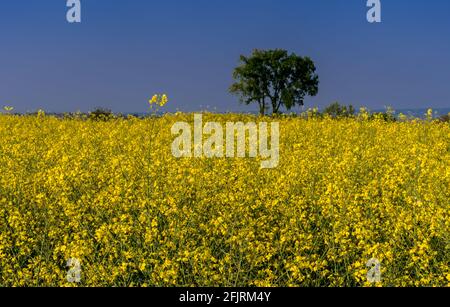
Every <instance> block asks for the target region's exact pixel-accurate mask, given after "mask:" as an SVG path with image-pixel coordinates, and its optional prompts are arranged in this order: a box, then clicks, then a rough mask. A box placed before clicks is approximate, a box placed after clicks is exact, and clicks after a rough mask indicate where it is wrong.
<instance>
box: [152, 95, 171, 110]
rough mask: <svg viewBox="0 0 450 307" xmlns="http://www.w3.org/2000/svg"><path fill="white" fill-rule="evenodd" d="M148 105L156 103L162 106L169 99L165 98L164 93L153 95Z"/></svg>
mask: <svg viewBox="0 0 450 307" xmlns="http://www.w3.org/2000/svg"><path fill="white" fill-rule="evenodd" d="M148 102H149V104H150V106H153V105H158V106H160V107H164V106H165V105H166V104H167V102H169V99H168V98H167V95H166V94H163V95H153V97H152V99H150V100H149V101H148Z"/></svg>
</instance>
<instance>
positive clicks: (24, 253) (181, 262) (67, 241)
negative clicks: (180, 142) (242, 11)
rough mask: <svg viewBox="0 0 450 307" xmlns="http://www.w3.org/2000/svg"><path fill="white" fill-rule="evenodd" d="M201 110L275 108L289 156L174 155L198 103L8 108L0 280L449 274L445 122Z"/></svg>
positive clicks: (225, 282) (312, 281)
mask: <svg viewBox="0 0 450 307" xmlns="http://www.w3.org/2000/svg"><path fill="white" fill-rule="evenodd" d="M164 101H165V102H167V100H166V99H165V98H163V97H159V96H158V97H156V98H155V99H152V100H151V101H150V102H151V103H152V104H159V105H160V106H161V104H162V105H164V104H165V102H164ZM204 117H205V120H209V121H214V122H223V123H224V122H229V121H232V122H238V121H243V122H246V121H256V122H257V121H261V120H264V121H272V120H276V121H279V122H280V129H281V131H280V164H279V166H278V168H276V169H261V168H260V163H259V161H258V160H257V159H245V158H236V159H228V158H218V159H208V158H199V159H190V158H183V159H177V158H174V157H173V155H172V154H171V142H172V140H173V136H172V135H171V132H170V127H171V126H172V125H173V123H175V122H179V121H186V122H190V121H192V116H191V115H190V114H176V115H169V114H166V115H163V116H160V117H149V118H145V119H138V118H133V117H129V118H127V119H123V118H115V119H111V120H109V121H91V120H85V119H82V118H70V119H59V118H56V117H52V116H46V115H43V116H13V115H0V286H448V285H449V284H450V190H449V187H450V126H449V125H448V124H446V123H439V122H437V121H419V120H416V121H406V122H385V121H382V120H378V119H375V120H367V119H366V118H361V117H356V118H349V119H339V120H336V119H330V118H322V119H319V118H314V117H311V118H293V117H283V118H277V119H272V118H258V117H255V116H251V115H238V114H228V115H213V114H205V115H204ZM151 129H153V130H152V131H153V133H152V135H149V131H150V130H151ZM150 142H151V146H150ZM150 147H151V150H149V148H150ZM69 259H77V263H78V261H79V267H80V270H81V274H80V276H79V277H80V278H79V279H80V282H79V283H71V282H69V281H68V279H67V278H66V276H67V271H68V270H69V268H68V267H67V263H68V260H69ZM370 259H377V260H378V261H379V262H380V268H381V281H380V282H379V283H375V284H374V283H370V282H369V281H368V279H367V272H368V267H367V266H366V263H367V261H369V260H370Z"/></svg>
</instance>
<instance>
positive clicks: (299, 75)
mask: <svg viewBox="0 0 450 307" xmlns="http://www.w3.org/2000/svg"><path fill="white" fill-rule="evenodd" d="M233 77H234V79H235V81H236V82H235V83H234V84H233V85H232V86H231V87H230V92H231V93H233V94H236V95H238V96H239V97H240V100H241V102H243V103H245V104H247V105H248V104H251V103H255V102H256V103H258V105H259V112H260V114H261V115H265V114H266V111H268V110H269V109H270V108H271V110H272V114H277V113H279V112H280V109H281V107H285V108H286V109H287V110H291V109H292V108H293V107H295V106H297V105H299V106H303V105H304V99H305V97H306V96H315V95H317V93H318V90H319V77H318V75H317V74H316V67H315V65H314V62H313V61H312V60H311V59H310V58H309V57H300V56H297V55H296V54H295V53H292V54H289V53H288V52H287V51H286V50H282V49H275V50H258V49H256V50H254V51H253V53H252V55H251V56H250V57H246V56H244V55H241V57H240V66H238V67H237V68H236V69H235V70H234V73H233Z"/></svg>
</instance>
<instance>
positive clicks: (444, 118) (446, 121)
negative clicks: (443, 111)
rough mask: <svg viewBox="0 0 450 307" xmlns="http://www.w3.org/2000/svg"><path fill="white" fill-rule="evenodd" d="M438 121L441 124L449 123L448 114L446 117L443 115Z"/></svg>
mask: <svg viewBox="0 0 450 307" xmlns="http://www.w3.org/2000/svg"><path fill="white" fill-rule="evenodd" d="M439 120H440V121H441V122H443V123H450V113H448V114H447V115H443V116H441V117H440V118H439Z"/></svg>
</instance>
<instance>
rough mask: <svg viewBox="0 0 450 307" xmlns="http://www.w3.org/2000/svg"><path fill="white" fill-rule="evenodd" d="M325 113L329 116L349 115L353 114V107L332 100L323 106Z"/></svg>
mask: <svg viewBox="0 0 450 307" xmlns="http://www.w3.org/2000/svg"><path fill="white" fill-rule="evenodd" d="M323 113H324V114H325V115H329V116H331V117H335V118H336V117H351V116H353V115H355V108H354V107H353V106H352V105H348V106H345V105H341V104H339V102H334V103H332V104H330V105H329V106H328V107H326V108H325V110H324V112H323Z"/></svg>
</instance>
